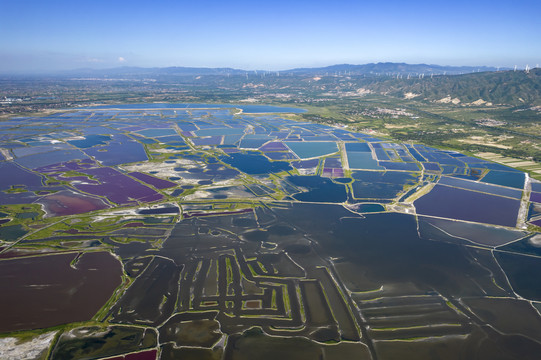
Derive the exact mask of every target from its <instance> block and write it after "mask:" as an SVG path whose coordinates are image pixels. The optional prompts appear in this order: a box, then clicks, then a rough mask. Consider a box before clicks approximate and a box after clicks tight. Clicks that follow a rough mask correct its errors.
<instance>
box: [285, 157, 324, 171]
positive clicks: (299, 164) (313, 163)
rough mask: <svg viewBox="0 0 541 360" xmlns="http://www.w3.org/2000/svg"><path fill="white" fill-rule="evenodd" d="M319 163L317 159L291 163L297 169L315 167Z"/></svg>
mask: <svg viewBox="0 0 541 360" xmlns="http://www.w3.org/2000/svg"><path fill="white" fill-rule="evenodd" d="M318 164H319V159H312V160H302V161H294V162H292V163H291V165H292V166H294V167H295V168H297V169H310V168H315V167H316V166H317V165H318Z"/></svg>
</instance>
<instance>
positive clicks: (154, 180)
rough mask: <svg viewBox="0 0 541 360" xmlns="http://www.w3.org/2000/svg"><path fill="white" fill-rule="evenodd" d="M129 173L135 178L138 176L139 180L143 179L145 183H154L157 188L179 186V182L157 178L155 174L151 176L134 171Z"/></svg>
mask: <svg viewBox="0 0 541 360" xmlns="http://www.w3.org/2000/svg"><path fill="white" fill-rule="evenodd" d="M129 175H130V176H133V177H134V178H136V179H138V180H141V181H142V182H145V183H147V184H149V185H152V186H154V187H155V188H156V189H160V190H161V189H167V188H170V187H173V186H177V184H176V183H174V182H172V181H167V180H163V179H159V178H156V177H154V176H150V175H147V174H143V173H140V172H132V173H129Z"/></svg>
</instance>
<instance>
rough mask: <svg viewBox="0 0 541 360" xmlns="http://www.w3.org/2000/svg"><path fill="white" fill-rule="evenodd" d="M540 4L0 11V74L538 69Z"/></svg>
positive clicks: (68, 6) (61, 6) (67, 4)
mask: <svg viewBox="0 0 541 360" xmlns="http://www.w3.org/2000/svg"><path fill="white" fill-rule="evenodd" d="M539 14H541V1H539V0H526V1H502V0H493V1H484V0H483V1H476V0H470V1H463V0H455V1H439V0H433V1H415V0H412V1H394V0H391V1H379V2H376V1H371V2H365V1H362V0H357V1H350V0H347V1H346V0H336V1H330V0H327V1H318V0H313V1H304V0H300V1H295V0H289V1H282V0H277V1H272V2H263V1H257V0H255V1H253V0H252V1H237V0H229V1H212V0H210V1H209V0H200V1H182V0H176V1H160V0H156V1H154V2H152V3H151V2H150V1H138V0H131V1H115V0H109V1H102V0H94V1H89V0H71V1H65V0H47V1H43V0H40V1H35V0H14V1H2V2H1V3H0V72H4V73H5V72H37V71H47V70H61V69H77V68H86V67H93V68H110V67H117V66H144V67H151V66H158V67H163V66H203V67H234V68H242V69H265V70H280V69H287V68H293V67H314V66H325V65H332V64H340V63H351V64H364V63H369V62H385V61H392V62H407V63H430V64H440V65H492V66H509V67H512V66H514V65H515V64H516V65H518V66H519V67H524V66H526V64H529V65H530V66H535V65H536V64H538V63H541V40H539V39H541V20H539Z"/></svg>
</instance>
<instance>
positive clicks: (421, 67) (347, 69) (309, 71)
mask: <svg viewBox="0 0 541 360" xmlns="http://www.w3.org/2000/svg"><path fill="white" fill-rule="evenodd" d="M497 70H508V69H507V68H502V69H499V68H495V67H488V66H441V65H427V64H405V63H389V62H386V63H371V64H364V65H350V64H341V65H331V66H326V67H318V68H297V69H289V70H281V71H266V70H241V69H233V68H204V67H163V68H158V67H154V68H143V67H127V66H125V67H118V68H112V69H77V70H70V71H64V72H61V73H58V74H57V75H64V76H94V77H118V76H123V77H129V78H131V77H141V76H147V77H153V76H164V75H165V76H204V75H214V76H220V75H226V76H227V75H245V74H246V73H248V74H253V73H280V74H283V75H286V74H291V75H314V76H316V75H367V76H371V75H372V76H377V75H387V76H408V75H409V76H418V75H422V74H424V75H425V76H426V75H458V74H469V73H475V72H488V71H497Z"/></svg>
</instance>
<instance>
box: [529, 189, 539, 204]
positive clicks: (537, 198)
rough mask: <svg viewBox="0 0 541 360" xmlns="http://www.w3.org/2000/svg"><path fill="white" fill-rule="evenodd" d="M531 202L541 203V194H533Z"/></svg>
mask: <svg viewBox="0 0 541 360" xmlns="http://www.w3.org/2000/svg"><path fill="white" fill-rule="evenodd" d="M530 201H531V202H535V203H541V193H536V192H532V194H531V195H530Z"/></svg>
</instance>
